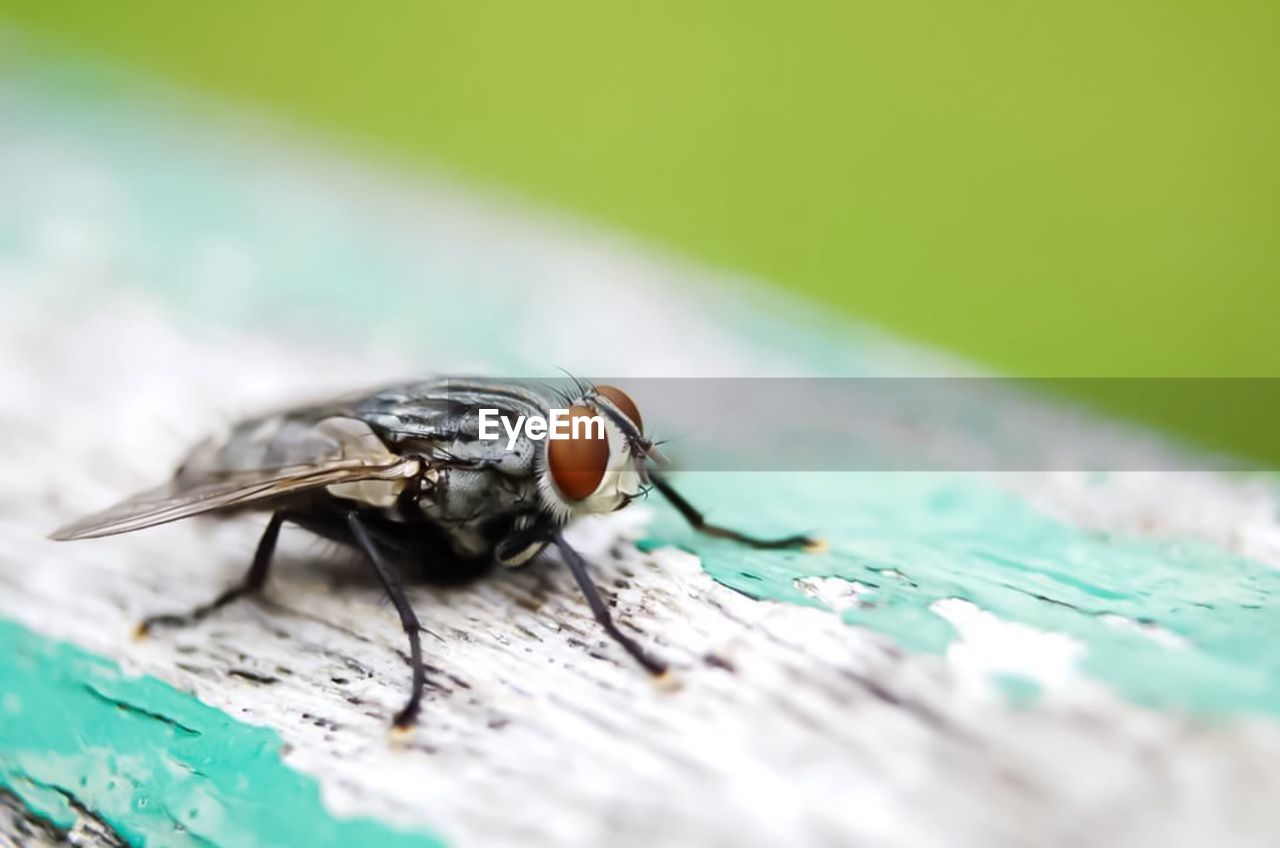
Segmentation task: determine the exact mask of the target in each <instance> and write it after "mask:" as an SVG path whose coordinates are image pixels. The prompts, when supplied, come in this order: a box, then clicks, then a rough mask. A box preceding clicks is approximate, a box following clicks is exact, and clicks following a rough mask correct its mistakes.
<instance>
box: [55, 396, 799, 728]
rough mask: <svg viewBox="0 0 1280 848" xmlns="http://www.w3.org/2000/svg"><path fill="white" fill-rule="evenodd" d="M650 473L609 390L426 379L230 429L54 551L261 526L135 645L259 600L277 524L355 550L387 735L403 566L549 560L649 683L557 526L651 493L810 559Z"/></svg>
mask: <svg viewBox="0 0 1280 848" xmlns="http://www.w3.org/2000/svg"><path fill="white" fill-rule="evenodd" d="M575 382H576V381H575ZM557 404H563V405H564V406H557ZM566 407H567V410H566ZM481 410H486V411H488V410H497V415H498V416H499V417H500V418H501V419H503V420H504V421H511V422H514V421H517V420H519V419H520V418H521V417H522V416H523V418H524V419H525V420H529V419H531V418H532V417H533V416H541V417H543V418H546V417H547V416H548V414H549V413H555V414H561V415H567V416H568V418H569V419H570V420H571V421H574V422H576V421H577V420H578V419H589V420H594V419H602V421H603V425H604V426H603V428H599V427H596V428H592V427H582V428H577V427H574V428H571V429H570V430H569V433H570V435H569V437H567V438H558V439H548V440H535V439H533V438H530V437H529V435H528V434H527V433H522V435H520V436H519V437H518V438H513V439H512V440H510V441H508V440H507V439H505V438H504V439H502V440H493V439H485V438H482V433H481V418H482V415H481ZM488 414H489V415H490V416H491V415H492V413H488ZM490 423H492V422H490ZM660 459H661V457H660V455H659V454H658V452H657V449H656V448H655V447H654V443H653V442H652V441H650V440H649V438H648V437H647V436H646V435H645V433H644V423H643V420H642V419H641V417H640V411H639V409H638V408H637V407H636V404H635V402H634V401H632V399H631V398H630V397H629V396H628V395H627V394H626V393H625V392H623V391H622V390H621V389H617V388H614V387H612V386H592V385H587V384H581V383H577V385H576V388H575V392H574V393H573V394H569V393H564V392H559V391H557V390H554V389H550V388H547V387H542V386H535V385H529V384H523V383H518V382H504V381H496V380H484V379H456V378H455V379H449V378H436V379H430V380H425V381H421V382H415V383H409V384H402V385H395V386H390V387H385V388H381V389H378V390H376V391H373V392H371V393H366V394H363V395H359V396H354V397H348V398H343V399H339V400H335V401H332V402H330V403H325V404H319V405H314V406H304V407H299V408H295V409H290V410H287V411H284V412H281V413H277V414H274V415H268V416H263V417H260V418H254V419H250V420H247V421H244V422H241V423H240V424H237V425H236V426H234V427H233V428H231V430H230V431H229V432H227V433H225V434H223V435H222V436H220V437H217V438H213V439H209V440H206V441H205V442H202V443H200V444H198V445H196V446H195V447H194V448H193V449H192V450H191V451H190V453H189V454H188V455H187V458H186V459H185V460H184V461H183V462H182V464H181V465H180V466H179V467H178V470H177V471H176V472H175V474H174V476H173V478H172V479H171V480H170V481H169V482H168V483H167V484H165V485H163V486H160V487H158V488H156V489H152V490H150V491H147V492H143V493H141V494H139V495H136V496H134V497H132V498H129V499H127V500H125V501H123V502H121V503H119V504H117V505H116V506H113V507H110V508H109V509H106V510H104V511H102V512H99V513H95V514H93V515H90V516H88V517H86V518H84V519H81V520H80V521H77V522H74V523H72V524H69V525H67V526H66V527H63V528H61V529H59V530H57V531H55V532H54V533H53V534H52V535H51V538H53V539H57V540H72V539H91V538H95V537H100V536H111V535H115V534H118V533H127V532H131V531H133V530H141V529H143V528H146V527H153V526H155V525H158V524H164V523H167V522H170V521H177V520H179V519H183V518H189V517H191V516H194V515H202V514H206V513H208V514H215V515H228V514H233V513H237V512H241V511H258V512H266V513H268V514H269V515H270V519H269V520H268V522H267V526H266V529H265V531H264V532H263V534H262V538H261V540H260V541H259V542H258V547H257V550H256V551H255V553H254V555H253V561H252V563H251V565H250V566H249V570H248V572H246V574H245V575H244V577H243V578H241V580H240V581H239V582H238V583H237V584H235V585H234V586H232V587H230V588H228V589H227V590H226V591H224V592H223V593H222V594H220V595H218V596H217V597H216V598H214V599H213V600H211V601H209V602H208V603H206V604H202V605H201V606H198V607H196V608H194V609H191V610H188V611H186V612H181V613H168V614H163V615H155V616H152V617H150V618H147V619H145V620H144V621H143V622H142V623H141V624H140V625H139V632H140V633H146V632H147V631H150V630H153V629H155V628H157V627H162V626H166V627H177V626H184V625H190V624H194V623H196V622H199V621H201V620H202V619H204V618H206V617H207V616H208V615H210V614H211V613H213V612H214V611H216V610H218V609H221V608H222V607H224V606H226V605H227V604H229V603H231V602H232V601H235V600H237V599H238V598H242V597H245V596H247V595H253V594H256V593H257V592H259V591H260V590H261V589H262V587H263V585H264V584H265V583H266V580H267V574H268V572H269V571H270V568H271V561H272V556H273V554H274V552H275V548H276V540H277V539H278V537H279V535H280V528H281V527H282V526H283V525H284V524H285V523H286V522H288V523H291V524H294V525H297V526H299V527H302V528H303V529H305V530H307V531H310V532H312V533H315V534H317V535H319V536H322V537H324V538H326V539H330V540H332V541H335V542H338V543H340V544H343V545H347V546H350V547H353V548H355V549H356V550H358V551H359V552H361V553H362V554H363V556H364V558H365V559H366V560H368V563H369V565H370V566H371V567H372V569H373V571H374V573H375V574H376V576H377V578H378V581H379V582H380V583H381V584H382V588H383V589H384V590H385V591H386V593H387V595H388V596H389V597H390V599H391V602H392V604H393V605H394V606H395V609H396V612H397V613H398V614H399V617H400V624H401V626H402V627H403V629H404V632H405V635H406V636H407V637H408V640H409V654H410V663H411V666H412V673H413V678H412V688H411V692H410V696H409V699H408V701H407V702H406V703H405V705H404V707H403V708H402V709H401V710H400V711H399V712H398V713H397V714H396V716H395V720H394V723H395V726H396V727H400V728H403V727H407V726H409V725H411V724H412V723H413V721H414V718H415V716H416V715H417V713H418V709H419V706H420V704H421V701H422V692H423V687H424V685H425V682H426V673H425V669H424V666H423V662H422V647H421V644H420V639H419V632H420V630H421V626H420V624H419V622H418V617H417V614H416V613H415V612H414V610H413V607H412V606H411V605H410V604H409V601H408V598H407V597H406V595H405V591H404V588H403V583H402V578H401V571H400V568H399V565H400V564H402V563H405V562H416V563H418V564H419V565H420V566H421V567H423V568H425V569H427V570H430V569H432V568H433V567H435V568H442V567H444V566H445V565H446V564H451V565H455V566H456V565H458V564H463V565H467V566H474V567H477V568H479V567H484V566H487V565H488V564H490V563H493V562H497V563H499V564H501V565H505V566H521V565H525V564H526V563H528V562H530V561H531V560H533V559H534V558H535V557H537V556H538V555H539V554H541V553H542V552H543V551H544V550H545V549H546V548H547V547H548V546H554V547H555V548H557V549H558V550H559V551H560V555H561V558H562V559H563V560H564V562H565V564H566V565H567V566H568V567H569V571H570V572H571V573H572V574H573V577H574V580H575V581H576V582H577V584H578V587H579V589H581V591H582V593H583V595H584V596H585V597H586V600H587V603H588V605H589V606H590V607H591V612H592V614H593V616H594V617H595V619H596V621H597V622H599V624H600V625H601V626H602V627H603V628H604V630H605V632H606V633H608V634H609V636H610V637H611V638H613V639H614V640H615V641H616V642H617V643H618V644H619V645H621V646H622V648H623V649H624V650H626V652H627V653H628V654H630V655H631V656H632V657H633V658H634V659H635V661H636V662H637V663H639V664H640V665H641V666H642V667H643V668H644V669H645V670H646V671H648V672H649V673H650V674H652V675H654V676H661V675H663V674H665V673H666V671H667V665H666V663H664V662H662V661H661V660H659V659H657V658H655V657H654V656H652V655H651V654H649V653H648V652H647V651H645V650H644V649H643V648H642V647H641V646H640V645H639V644H638V643H637V642H636V641H635V640H633V639H632V638H631V637H630V636H628V635H626V634H625V633H623V632H622V631H621V630H619V629H618V627H617V625H615V624H614V622H613V618H612V616H611V615H610V613H609V608H608V606H607V605H606V604H605V602H604V600H603V599H602V598H601V596H600V593H599V591H598V590H597V588H596V587H595V585H594V584H593V583H592V582H591V579H590V577H589V576H588V574H587V564H586V562H585V561H584V560H583V558H582V557H581V556H580V555H579V554H578V553H577V551H575V550H574V549H573V548H572V547H571V546H570V545H569V544H568V543H567V542H566V541H565V539H564V536H563V535H562V534H561V530H562V529H563V528H564V527H565V526H566V525H567V524H569V523H571V522H572V521H574V520H575V519H577V518H579V517H582V516H584V515H590V514H599V513H606V512H611V511H613V510H616V509H621V508H622V507H624V506H626V505H627V504H628V503H630V502H631V500H632V499H634V498H635V497H636V496H637V495H639V494H641V493H642V492H643V491H644V490H646V489H647V488H648V487H652V488H654V489H656V490H657V491H658V492H659V493H661V494H662V495H663V496H665V497H666V498H667V499H668V500H669V501H670V502H671V503H672V504H673V505H674V506H675V508H676V509H677V510H678V511H679V512H680V514H681V515H682V516H684V518H685V519H686V520H687V521H688V522H689V523H690V524H691V525H692V526H693V527H694V528H696V529H697V530H699V531H701V532H703V533H707V534H709V535H712V536H717V537H720V538H725V539H732V540H734V541H737V542H741V543H743V544H745V545H748V546H750V547H753V548H807V547H813V546H815V544H816V543H815V541H814V540H812V539H810V538H809V537H807V536H800V535H797V536H788V537H785V538H779V539H759V538H755V537H752V536H748V535H746V534H743V533H739V532H738V531H736V530H730V529H727V528H724V527H718V526H716V525H713V524H709V523H707V522H706V521H705V520H704V519H703V515H702V513H701V512H700V511H699V510H698V509H696V508H695V507H694V506H693V505H692V504H690V503H689V502H688V501H687V500H685V499H684V498H683V497H682V496H681V495H680V494H679V492H677V491H676V490H675V489H674V488H672V486H671V484H670V483H669V482H668V481H667V479H666V478H665V477H664V475H663V474H662V472H661V471H660V470H658V468H657V467H656V466H657V465H658V464H659V461H660Z"/></svg>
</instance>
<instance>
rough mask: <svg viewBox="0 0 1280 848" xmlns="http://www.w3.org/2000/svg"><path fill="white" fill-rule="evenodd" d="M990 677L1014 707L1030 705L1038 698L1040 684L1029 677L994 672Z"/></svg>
mask: <svg viewBox="0 0 1280 848" xmlns="http://www.w3.org/2000/svg"><path fill="white" fill-rule="evenodd" d="M992 677H993V678H994V681H993V682H994V683H995V685H996V687H997V688H998V689H999V690H1000V691H1001V692H1003V693H1004V696H1005V698H1006V699H1007V700H1008V702H1009V705H1010V706H1012V707H1014V708H1022V707H1030V706H1033V705H1034V704H1035V703H1036V702H1037V701H1039V700H1040V695H1041V693H1042V689H1041V686H1040V684H1039V683H1038V682H1037V681H1035V680H1032V679H1031V678H1029V677H1023V676H1022V675H1020V674H994V675H992Z"/></svg>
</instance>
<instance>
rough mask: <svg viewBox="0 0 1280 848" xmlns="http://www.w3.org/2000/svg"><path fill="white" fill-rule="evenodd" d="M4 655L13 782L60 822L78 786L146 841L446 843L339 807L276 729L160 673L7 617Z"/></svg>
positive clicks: (0, 626)
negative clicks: (347, 815) (120, 663)
mask: <svg viewBox="0 0 1280 848" xmlns="http://www.w3.org/2000/svg"><path fill="white" fill-rule="evenodd" d="M0 653H2V654H3V656H4V661H3V662H0V786H3V787H4V788H6V789H8V790H9V791H11V792H13V793H14V794H15V795H16V796H17V797H19V798H21V799H22V801H23V803H25V804H26V805H27V806H28V807H29V808H30V809H31V810H32V811H34V812H35V813H36V814H38V815H40V816H42V817H44V818H46V819H48V820H50V821H52V822H53V823H54V824H56V825H58V826H60V827H63V828H67V827H70V826H72V825H73V824H74V823H75V821H76V813H75V811H74V810H73V809H72V807H71V806H70V804H69V803H68V800H67V799H68V798H69V797H74V798H75V799H76V801H77V802H78V803H80V804H82V805H85V806H86V807H87V808H88V809H90V810H91V811H92V812H93V813H95V814H96V815H98V816H99V817H101V818H102V819H103V820H104V821H106V822H107V823H108V824H109V825H110V826H111V827H113V828H114V829H115V830H116V831H117V832H118V833H119V834H121V835H122V836H123V837H124V838H125V839H127V840H128V841H129V842H130V843H131V844H134V845H149V846H151V845H154V846H188V845H218V846H223V848H235V846H254V845H307V846H311V848H319V846H358V845H377V846H389V847H392V846H394V848H434V846H439V845H442V844H443V843H442V842H441V840H439V839H437V838H435V837H433V836H431V835H428V834H413V833H408V832H402V831H397V830H394V829H392V828H390V827H388V826H387V825H385V824H382V823H380V822H377V821H373V820H369V819H339V818H335V817H334V816H333V815H332V814H330V813H329V812H328V811H327V810H326V809H325V807H324V805H323V804H322V803H321V800H320V791H319V788H318V786H317V784H316V782H315V781H314V780H313V779H311V778H310V777H307V776H304V775H302V774H301V773H299V772H296V771H294V770H293V769H291V768H289V767H287V766H285V765H284V763H283V762H281V759H280V746H281V743H280V738H279V737H278V736H277V735H276V734H275V732H274V731H271V730H267V729H264V728H259V727H252V726H249V725H247V724H243V723H241V722H239V721H236V720H235V719H233V718H231V717H230V716H228V715H226V714H225V713H222V712H221V711H219V710H216V709H213V708H212V707H208V706H205V705H204V704H201V703H200V702H199V701H197V700H196V699H195V698H193V697H191V696H190V695H187V694H184V693H182V692H179V691H178V690H176V689H174V688H172V687H171V686H168V685H167V684H165V683H162V682H160V681H159V680H156V679H154V678H150V677H126V676H124V675H123V674H122V673H121V671H120V669H119V668H118V667H117V666H116V665H115V664H113V663H111V662H110V661H108V660H105V659H102V658H100V657H95V656H93V655H91V654H88V653H86V652H84V651H81V650H79V649H78V648H75V647H72V646H70V645H66V644H60V643H57V642H54V641H52V640H49V639H47V638H45V637H42V636H39V635H37V634H34V633H32V632H30V631H28V630H25V629H23V628H22V627H19V626H18V625H15V624H11V623H6V622H0Z"/></svg>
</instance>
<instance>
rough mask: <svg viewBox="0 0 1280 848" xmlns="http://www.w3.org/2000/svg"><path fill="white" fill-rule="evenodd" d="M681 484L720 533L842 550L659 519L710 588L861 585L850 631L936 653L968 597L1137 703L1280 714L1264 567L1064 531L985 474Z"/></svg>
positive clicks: (1275, 622)
mask: <svg viewBox="0 0 1280 848" xmlns="http://www.w3.org/2000/svg"><path fill="white" fill-rule="evenodd" d="M679 484H680V485H681V487H682V489H683V490H684V491H685V492H686V493H687V494H688V496H689V497H690V498H691V499H693V500H694V502H695V503H701V504H706V505H709V506H711V511H710V518H711V520H719V521H721V522H730V521H732V520H733V518H734V517H735V516H750V517H751V523H752V527H753V530H754V531H755V532H759V533H763V534H769V533H785V532H791V531H794V530H796V529H801V530H807V531H812V532H814V533H816V534H817V535H819V536H822V537H824V538H825V539H826V540H827V541H828V542H829V543H830V546H831V549H830V552H829V553H826V554H804V553H775V552H750V551H746V552H744V551H743V550H741V549H740V548H738V547H735V546H733V545H732V544H731V543H727V542H724V541H720V540H714V539H708V538H705V537H701V536H698V535H697V534H695V533H693V532H691V531H690V530H688V529H687V528H686V527H684V526H683V523H682V522H681V520H680V519H679V517H678V516H676V515H675V514H674V513H671V512H670V511H667V510H663V511H662V512H661V513H660V517H659V520H658V522H657V523H656V525H655V526H654V527H653V528H651V533H650V538H649V539H648V540H647V542H646V545H647V546H653V545H657V544H665V543H674V544H678V545H679V546H680V547H683V548H686V549H688V550H691V551H693V552H695V553H697V554H698V555H699V556H700V557H701V558H702V562H703V567H704V568H705V569H706V570H707V572H708V573H709V574H711V576H712V577H714V578H715V579H717V580H719V581H720V582H721V583H724V584H725V585H727V586H730V587H732V588H734V589H737V590H738V591H740V592H742V593H744V594H746V595H749V596H751V597H753V598H760V599H762V600H768V601H784V602H789V603H800V604H807V605H814V606H820V604H819V602H817V601H815V600H814V599H813V598H811V597H809V596H807V595H805V594H803V593H802V592H801V591H800V590H799V589H797V588H796V586H795V580H796V579H797V578H801V577H839V578H844V579H847V580H857V581H858V582H860V583H863V584H867V585H870V586H872V587H874V589H875V591H874V593H872V594H871V595H869V596H864V597H863V598H862V599H863V600H866V601H867V602H868V603H869V606H863V605H859V606H857V607H854V608H850V609H845V610H842V611H841V613H840V615H841V616H842V617H843V618H844V620H845V621H847V622H849V623H850V624H853V625H857V626H861V627H868V628H870V629H872V630H876V631H878V632H880V633H884V634H887V635H889V636H892V637H893V638H894V639H895V640H896V641H898V642H899V643H900V644H901V645H903V646H904V647H906V648H909V649H911V650H915V651H923V652H928V653H941V652H942V651H944V650H945V649H946V647H947V646H948V645H949V644H950V643H951V642H952V640H953V639H954V638H955V636H956V634H955V633H954V631H953V629H952V627H951V625H950V624H948V623H947V622H946V621H945V620H944V619H942V618H940V617H939V616H937V615H935V614H934V613H933V612H932V611H931V610H930V609H929V607H930V605H932V604H933V603H934V602H936V601H939V600H943V599H946V598H960V599H963V600H967V601H969V602H971V603H973V604H975V605H976V606H978V607H980V608H981V609H983V610H986V611H988V612H990V613H993V614H995V615H996V616H998V617H1000V618H1002V619H1004V620H1006V621H1012V622H1019V623H1022V624H1027V625H1031V626H1033V627H1037V628H1040V629H1043V630H1048V631H1056V632H1060V633H1066V634H1069V635H1071V636H1073V637H1075V638H1077V639H1079V640H1080V641H1081V642H1083V643H1084V645H1085V646H1086V648H1087V652H1086V654H1085V656H1084V658H1083V660H1082V662H1081V668H1082V670H1083V671H1084V672H1085V673H1086V674H1089V675H1091V676H1093V677H1095V678H1096V679H1098V680H1101V681H1103V682H1105V683H1107V684H1108V685H1110V686H1111V687H1112V688H1113V689H1114V690H1115V691H1117V692H1118V693H1120V694H1121V695H1123V696H1125V697H1127V698H1128V699H1130V700H1132V701H1134V702H1135V703H1138V704H1143V705H1146V706H1151V707H1156V708H1161V709H1174V710H1186V711H1191V712H1196V713H1202V714H1207V715H1223V714H1232V713H1241V712H1247V713H1255V714H1263V715H1272V716H1275V715H1280V654H1277V652H1276V650H1275V646H1276V645H1280V572H1277V571H1276V570H1275V569H1272V568H1270V567H1268V566H1266V565H1263V564H1261V563H1257V562H1253V561H1251V560H1249V559H1245V558H1243V557H1239V556H1236V555H1233V554H1231V553H1228V552H1226V551H1223V550H1221V549H1219V548H1217V547H1215V546H1213V545H1209V544H1206V543H1201V542H1190V541H1183V540H1168V539H1147V538H1124V537H1118V536H1111V535H1107V534H1102V533H1095V532H1089V531H1085V530H1081V529H1080V528H1076V527H1071V526H1068V525H1064V524H1061V523H1059V522H1057V521H1055V520H1053V519H1051V518H1049V517H1046V516H1045V515H1043V514H1041V513H1039V512H1037V511H1036V510H1035V509H1033V508H1032V507H1031V506H1029V505H1028V504H1027V503H1026V502H1025V501H1023V500H1021V499H1020V498H1018V497H1017V496H1015V495H1013V494H1010V493H1007V492H1004V491H1002V490H1000V489H998V488H997V487H995V486H994V485H992V484H990V483H988V482H986V481H984V480H982V479H981V478H979V477H977V476H972V475H961V474H924V473H919V474H906V473H879V474H855V473H829V472H822V473H765V474H748V473H740V472H734V473H706V472H703V473H689V474H685V475H682V476H681V477H680V480H679ZM899 575H900V576H899ZM1107 614H1114V615H1119V616H1123V617H1125V618H1129V619H1132V620H1135V621H1144V622H1153V623H1155V624H1157V625H1160V626H1162V627H1164V628H1166V629H1167V630H1169V631H1170V632H1171V633H1173V634H1176V635H1177V636H1180V637H1182V638H1183V639H1185V640H1186V641H1187V644H1186V646H1184V647H1168V646H1165V645H1163V644H1160V643H1157V642H1156V641H1154V640H1153V639H1151V638H1150V637H1148V636H1146V635H1143V634H1141V633H1138V632H1133V631H1130V630H1127V629H1121V628H1117V627H1116V626H1114V625H1113V624H1109V623H1108V622H1107V621H1106V620H1104V618H1103V617H1104V616H1105V615H1107ZM997 683H998V684H999V681H997ZM1002 688H1003V690H1004V691H1005V692H1006V693H1007V694H1012V695H1013V696H1014V699H1015V700H1016V699H1018V698H1019V697H1020V696H1021V694H1022V693H1020V692H1018V691H1016V686H1015V691H1012V692H1010V690H1009V688H1008V684H1007V682H1006V683H1005V684H1003V685H1002Z"/></svg>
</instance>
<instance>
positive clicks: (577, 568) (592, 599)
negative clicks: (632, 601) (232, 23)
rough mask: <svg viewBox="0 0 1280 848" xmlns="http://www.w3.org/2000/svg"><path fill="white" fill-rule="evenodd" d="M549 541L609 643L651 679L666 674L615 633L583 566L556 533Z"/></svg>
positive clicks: (615, 627) (656, 662)
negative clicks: (556, 549) (627, 655)
mask: <svg viewBox="0 0 1280 848" xmlns="http://www.w3.org/2000/svg"><path fill="white" fill-rule="evenodd" d="M551 540H552V541H553V542H555V545H556V547H557V548H559V549H560V553H561V554H562V555H563V556H564V561H565V564H566V565H568V566H569V571H570V573H571V574H573V579H574V580H576V581H577V582H578V588H579V589H581V590H582V594H583V595H585V596H586V598H587V605H588V606H589V607H591V614H592V615H593V616H595V619H596V621H598V622H599V623H600V626H601V627H603V628H604V630H605V632H606V633H608V634H609V635H610V636H611V637H613V640H614V641H615V642H617V643H618V644H619V645H621V646H622V647H623V648H624V649H625V650H626V652H627V653H628V654H630V655H631V656H632V657H633V658H634V659H635V661H636V662H638V663H640V665H642V666H644V669H645V671H647V672H649V673H650V674H652V675H653V676H654V677H661V676H663V675H665V674H666V673H667V664H666V663H665V662H663V661H662V660H659V659H655V658H654V657H652V656H650V655H649V654H647V653H645V651H644V649H643V648H641V647H640V646H639V645H638V644H636V641H635V640H634V639H632V638H631V637H630V636H628V635H627V634H625V633H623V632H622V631H621V630H619V629H618V625H616V624H614V623H613V616H612V615H610V614H609V607H608V606H606V605H605V602H604V599H603V598H601V597H600V590H598V589H597V588H596V586H595V584H594V583H592V582H591V578H590V577H589V576H588V575H587V563H586V561H585V560H583V559H582V557H581V556H580V555H579V554H578V552H577V551H575V550H574V549H573V548H571V547H570V546H569V543H568V542H566V541H565V540H564V537H563V536H561V535H560V531H559V530H557V531H555V533H554V534H553V535H552V536H551Z"/></svg>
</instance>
